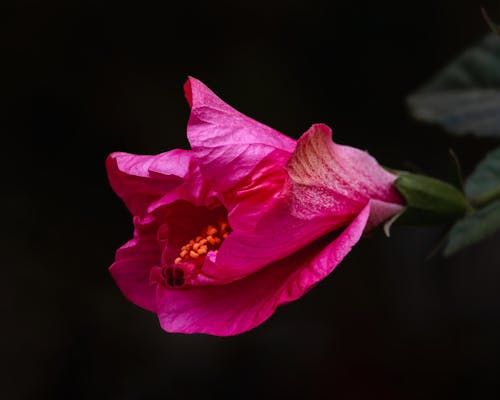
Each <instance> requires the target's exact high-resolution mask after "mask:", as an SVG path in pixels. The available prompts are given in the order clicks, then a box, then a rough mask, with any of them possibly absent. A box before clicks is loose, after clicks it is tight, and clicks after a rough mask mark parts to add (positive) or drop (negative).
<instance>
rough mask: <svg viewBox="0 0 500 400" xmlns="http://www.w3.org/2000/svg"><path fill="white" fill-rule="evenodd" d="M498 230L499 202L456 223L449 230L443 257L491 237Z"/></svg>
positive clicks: (499, 217)
mask: <svg viewBox="0 0 500 400" xmlns="http://www.w3.org/2000/svg"><path fill="white" fill-rule="evenodd" d="M499 229H500V200H499V201H495V202H494V203H491V204H490V205H488V206H487V207H485V208H482V209H481V210H479V211H477V212H475V213H474V214H471V215H469V216H467V217H465V218H463V219H461V220H460V221H458V222H457V223H456V224H455V225H453V227H452V228H451V230H450V233H449V239H448V244H447V245H446V248H445V249H444V255H445V256H449V255H451V254H453V253H456V252H457V251H458V250H461V249H463V248H464V247H467V246H470V245H471V244H474V243H477V242H479V241H481V240H482V239H485V238H486V237H488V236H491V235H492V234H494V233H495V232H496V231H498V230H499Z"/></svg>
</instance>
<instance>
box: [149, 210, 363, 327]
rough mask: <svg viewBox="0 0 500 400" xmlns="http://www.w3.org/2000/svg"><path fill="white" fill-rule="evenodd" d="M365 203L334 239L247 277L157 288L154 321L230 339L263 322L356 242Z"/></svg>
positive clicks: (312, 282) (163, 324)
mask: <svg viewBox="0 0 500 400" xmlns="http://www.w3.org/2000/svg"><path fill="white" fill-rule="evenodd" d="M369 214H370V204H367V205H366V207H365V208H363V209H362V210H361V212H360V213H359V214H358V216H357V217H356V218H355V219H354V220H353V221H352V222H351V223H350V224H349V225H348V226H347V227H346V228H345V229H344V231H342V232H341V233H340V235H338V236H337V238H336V239H334V240H333V241H332V242H331V243H327V244H325V242H324V241H322V240H318V241H316V242H314V243H312V244H311V245H309V246H307V247H305V248H303V249H302V250H301V251H299V252H297V253H295V254H293V255H292V256H290V257H288V258H285V259H282V260H280V261H278V262H276V263H274V264H271V265H269V266H267V267H265V268H263V269H261V270H259V271H257V272H256V273H254V274H251V275H249V276H248V277H246V278H244V279H241V280H238V281H235V282H232V283H229V284H226V285H220V286H206V287H193V288H189V289H186V290H169V289H167V288H164V287H159V288H158V317H159V319H160V324H161V326H162V327H163V329H165V330H166V331H168V332H181V333H206V334H211V335H218V336H230V335H236V334H239V333H242V332H245V331H248V330H250V329H252V328H254V327H256V326H257V325H259V324H261V323H262V322H264V321H265V320H267V319H268V318H269V317H270V316H271V315H272V314H273V313H274V311H275V310H276V308H277V307H278V306H279V305H281V304H286V303H288V302H290V301H293V300H296V299H298V298H299V297H301V296H302V295H303V294H305V293H306V292H307V291H308V290H309V289H310V288H311V287H312V286H314V285H315V284H317V283H318V282H319V281H321V280H322V279H324V278H325V277H326V276H327V275H328V274H329V273H330V272H332V270H333V269H334V268H335V267H336V266H337V265H338V264H339V263H340V262H341V261H342V259H343V258H344V257H345V256H346V255H347V254H348V253H349V251H350V250H351V248H352V246H354V244H356V243H357V242H358V240H359V239H360V237H361V235H362V233H363V231H364V229H365V226H366V223H367V221H368V218H369Z"/></svg>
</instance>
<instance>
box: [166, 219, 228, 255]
mask: <svg viewBox="0 0 500 400" xmlns="http://www.w3.org/2000/svg"><path fill="white" fill-rule="evenodd" d="M200 233H201V235H198V236H196V238H195V239H191V240H190V241H189V242H187V243H186V244H185V245H184V246H182V247H181V248H180V252H179V255H178V256H177V257H176V258H175V259H174V264H180V263H181V262H183V261H189V260H196V259H198V260H199V261H196V262H197V263H200V262H203V260H204V259H205V257H204V256H205V255H206V254H208V252H209V251H213V252H215V253H217V251H218V249H219V247H220V245H221V244H222V242H223V240H224V239H226V238H227V237H228V236H229V234H230V233H231V227H230V226H229V224H228V223H227V220H225V219H221V220H219V221H218V222H217V224H216V225H208V226H207V227H206V228H204V229H202V230H201V232H200ZM200 256H201V257H200Z"/></svg>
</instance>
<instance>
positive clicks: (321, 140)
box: [287, 124, 402, 219]
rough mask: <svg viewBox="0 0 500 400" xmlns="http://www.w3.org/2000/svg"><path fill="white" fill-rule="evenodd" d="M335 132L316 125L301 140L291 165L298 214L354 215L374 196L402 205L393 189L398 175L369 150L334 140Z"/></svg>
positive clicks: (294, 211) (293, 210)
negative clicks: (340, 143) (370, 153)
mask: <svg viewBox="0 0 500 400" xmlns="http://www.w3.org/2000/svg"><path fill="white" fill-rule="evenodd" d="M331 135H332V132H331V129H330V128H329V127H328V126H326V125H323V124H316V125H313V126H312V127H311V128H310V129H309V130H308V131H307V132H306V133H304V134H303V135H302V137H301V138H300V139H299V141H298V143H297V148H296V150H295V152H294V154H293V156H292V158H291V159H290V161H289V163H288V166H287V169H288V173H289V175H290V178H291V180H292V184H293V205H292V210H291V211H292V213H293V214H294V215H296V216H298V217H300V218H304V219H308V218H311V217H318V216H322V215H331V214H332V213H335V214H337V215H341V214H352V213H353V212H357V211H358V210H360V209H361V208H362V207H364V205H365V204H366V203H367V201H368V200H371V199H377V200H381V201H382V202H386V203H395V204H402V199H401V197H400V196H399V195H398V194H397V192H396V191H395V189H394V188H393V182H394V180H395V179H396V176H395V175H393V174H391V173H390V172H388V171H386V170H385V169H384V168H382V167H381V166H380V165H379V164H378V163H377V161H376V160H375V159H374V158H373V157H372V156H370V155H369V154H368V153H367V152H365V151H362V150H359V149H356V148H353V147H349V146H341V145H338V144H335V143H333V142H332V139H331ZM374 207H375V209H374V210H373V212H374V213H377V209H376V208H377V206H376V205H374Z"/></svg>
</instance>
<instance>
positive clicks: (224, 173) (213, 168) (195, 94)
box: [184, 77, 295, 191]
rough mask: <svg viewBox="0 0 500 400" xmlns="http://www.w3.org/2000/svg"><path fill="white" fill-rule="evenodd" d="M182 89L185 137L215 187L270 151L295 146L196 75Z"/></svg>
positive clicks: (229, 183) (226, 184) (228, 183)
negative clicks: (187, 112) (185, 108)
mask: <svg viewBox="0 0 500 400" xmlns="http://www.w3.org/2000/svg"><path fill="white" fill-rule="evenodd" d="M184 90H185V93H186V98H187V99H188V102H189V104H190V106H191V115H190V118H189V123H188V139H189V142H190V144H191V147H192V149H193V151H194V152H195V153H196V156H197V157H198V159H199V161H200V163H201V165H202V173H203V174H204V176H205V177H206V179H207V180H208V181H210V182H212V184H213V186H214V188H215V189H216V190H218V191H225V190H227V189H230V188H231V187H233V186H234V185H235V184H237V183H238V182H240V181H241V180H243V179H244V178H246V177H247V176H248V175H249V174H250V172H252V170H253V169H254V168H255V166H256V165H257V164H258V163H259V161H260V160H262V159H263V158H264V157H266V156H268V155H269V154H270V153H272V152H274V151H276V150H281V151H284V152H287V153H291V152H292V151H293V149H294V148H295V141H294V140H293V139H291V138H289V137H287V136H285V135H283V134H281V133H279V132H278V131H276V130H274V129H272V128H270V127H268V126H266V125H264V124H262V123H260V122H257V121H255V120H253V119H251V118H249V117H247V116H245V115H243V114H242V113H240V112H238V111H236V110H235V109H234V108H232V107H230V106H229V105H227V104H226V103H225V102H223V101H222V100H221V99H220V98H219V97H217V96H216V95H215V94H214V93H213V92H212V91H211V90H210V89H209V88H208V87H206V86H205V85H204V84H203V83H201V82H200V81H198V80H197V79H194V78H191V77H190V78H189V79H188V81H187V82H186V84H185V86H184Z"/></svg>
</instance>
